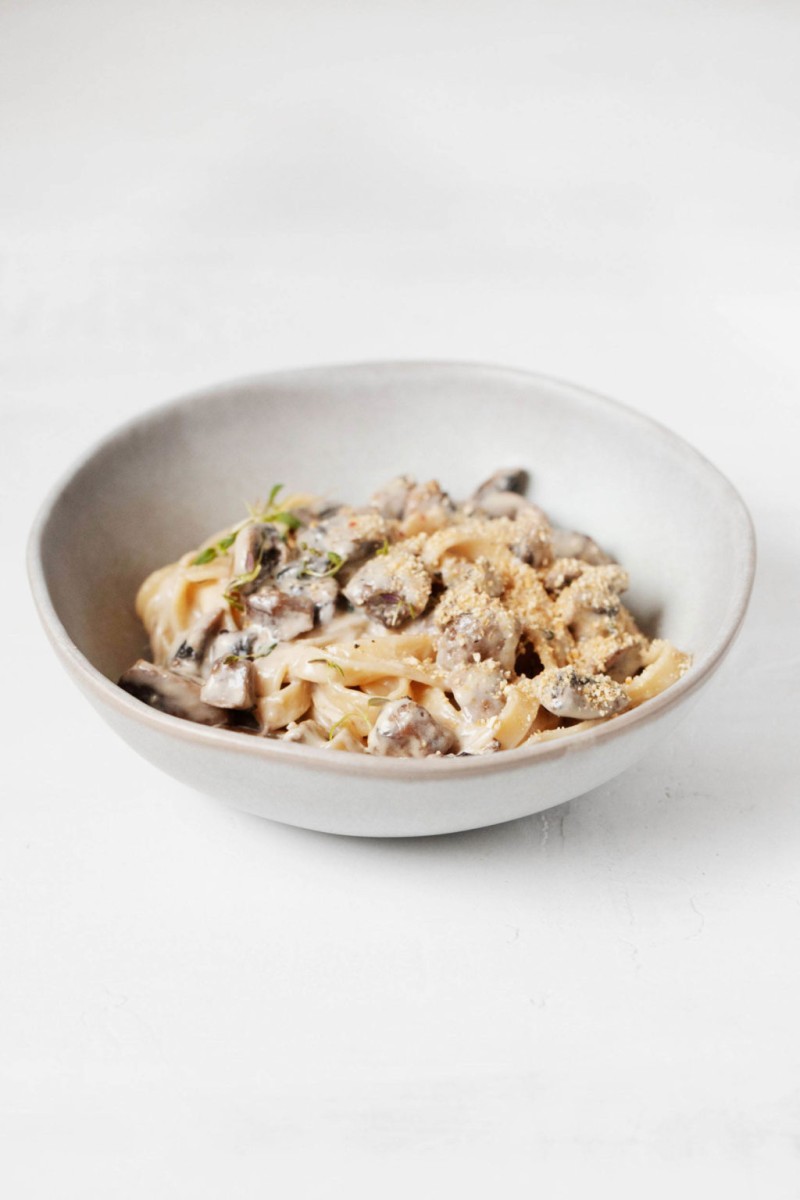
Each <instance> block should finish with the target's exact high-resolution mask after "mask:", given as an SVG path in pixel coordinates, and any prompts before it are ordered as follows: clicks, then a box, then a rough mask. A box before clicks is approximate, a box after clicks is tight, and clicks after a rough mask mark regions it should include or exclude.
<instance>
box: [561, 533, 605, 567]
mask: <svg viewBox="0 0 800 1200" xmlns="http://www.w3.org/2000/svg"><path fill="white" fill-rule="evenodd" d="M550 536H551V542H552V547H553V558H554V559H557V558H580V559H583V561H584V562H587V563H590V564H591V565H592V566H594V567H599V566H602V565H603V564H604V563H610V562H613V561H614V560H613V559H612V558H611V556H610V555H608V554H606V552H605V550H601V549H600V547H599V546H598V544H597V542H595V541H594V540H593V538H590V537H589V536H588V535H587V534H585V533H576V532H575V531H574V530H571V529H553V530H551V534H550Z"/></svg>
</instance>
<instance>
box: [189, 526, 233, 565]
mask: <svg viewBox="0 0 800 1200" xmlns="http://www.w3.org/2000/svg"><path fill="white" fill-rule="evenodd" d="M240 529H241V525H237V526H236V528H235V529H234V530H233V532H232V533H226V535H225V537H223V538H220V539H219V541H218V542H214V544H213V546H206V548H205V550H201V551H200V553H199V554H198V556H197V558H193V559H192V561H191V563H190V564H189V566H191V567H204V566H205V565H206V563H210V562H213V561H214V559H215V558H218V557H219V556H220V554H225V552H226V551H227V550H230V548H231V546H232V545H233V543H234V542H235V541H236V535H237V533H238V532H239V530H240Z"/></svg>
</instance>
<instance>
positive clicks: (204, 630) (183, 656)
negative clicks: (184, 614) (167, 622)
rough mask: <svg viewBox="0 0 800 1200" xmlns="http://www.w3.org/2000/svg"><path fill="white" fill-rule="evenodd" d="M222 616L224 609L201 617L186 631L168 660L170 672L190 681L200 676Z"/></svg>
mask: <svg viewBox="0 0 800 1200" xmlns="http://www.w3.org/2000/svg"><path fill="white" fill-rule="evenodd" d="M224 615H225V610H224V609H222V608H220V609H217V611H216V612H213V613H210V614H207V615H206V616H203V617H201V618H200V620H199V621H197V622H196V623H195V624H194V625H192V627H191V628H190V629H189V630H187V632H186V633H185V634H184V635H183V637H182V638H181V640H180V642H179V643H178V645H177V646H176V648H175V652H174V653H173V655H172V658H171V659H170V663H169V669H170V671H173V672H174V673H175V674H176V675H185V676H187V677H188V678H190V679H198V678H199V677H200V676H201V674H202V672H203V662H204V660H205V657H206V653H207V651H208V648H209V644H210V642H211V640H212V638H213V637H214V634H215V633H216V632H217V630H218V629H219V627H220V625H221V624H222V619H223V617H224Z"/></svg>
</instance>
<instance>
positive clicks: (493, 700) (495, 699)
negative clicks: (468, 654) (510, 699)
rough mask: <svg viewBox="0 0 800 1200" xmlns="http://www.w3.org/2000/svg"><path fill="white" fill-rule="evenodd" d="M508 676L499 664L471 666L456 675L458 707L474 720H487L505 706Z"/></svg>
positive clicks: (455, 685)
mask: <svg viewBox="0 0 800 1200" xmlns="http://www.w3.org/2000/svg"><path fill="white" fill-rule="evenodd" d="M504 688H505V674H504V672H503V671H502V669H501V668H500V667H499V666H498V665H497V663H496V662H491V661H489V662H477V663H467V664H465V665H464V666H462V667H457V668H456V669H455V671H454V672H453V676H452V683H451V689H452V692H453V696H454V698H455V701H456V704H457V705H458V707H459V708H460V709H461V711H462V712H464V713H466V715H467V716H468V717H469V719H470V720H471V721H485V720H487V719H488V718H489V717H494V716H496V715H497V713H499V712H500V710H501V709H502V707H503V705H504V703H505V694H504Z"/></svg>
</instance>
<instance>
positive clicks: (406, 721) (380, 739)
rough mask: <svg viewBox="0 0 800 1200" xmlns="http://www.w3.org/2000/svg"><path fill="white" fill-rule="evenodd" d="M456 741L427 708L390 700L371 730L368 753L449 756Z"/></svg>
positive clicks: (408, 756) (416, 756)
mask: <svg viewBox="0 0 800 1200" xmlns="http://www.w3.org/2000/svg"><path fill="white" fill-rule="evenodd" d="M454 742H455V738H454V736H453V734H452V733H451V732H450V730H449V729H445V728H444V727H443V726H442V725H440V724H439V722H438V721H436V720H434V718H433V717H432V716H431V714H430V713H429V712H428V710H427V708H423V707H422V705H421V704H415V703H414V701H413V700H390V701H389V703H388V704H384V705H383V707H382V708H381V710H380V712H379V714H378V719H377V720H376V722H375V724H374V725H373V727H372V729H371V730H370V734H369V737H368V739H367V749H368V750H369V751H370V752H371V753H372V754H383V755H386V756H387V757H393V758H394V757H396V758H426V757H428V756H429V755H431V754H447V752H448V751H449V750H450V749H451V748H452V746H453V744H454Z"/></svg>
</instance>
